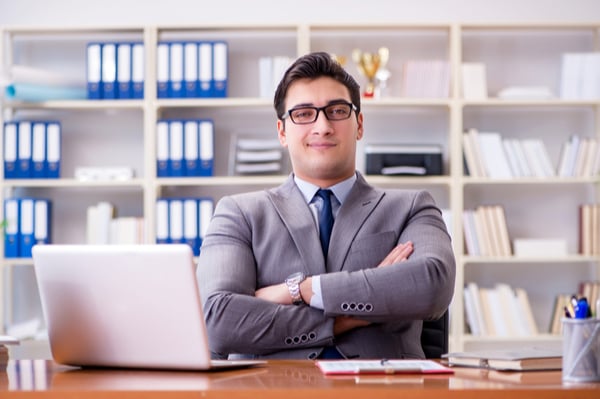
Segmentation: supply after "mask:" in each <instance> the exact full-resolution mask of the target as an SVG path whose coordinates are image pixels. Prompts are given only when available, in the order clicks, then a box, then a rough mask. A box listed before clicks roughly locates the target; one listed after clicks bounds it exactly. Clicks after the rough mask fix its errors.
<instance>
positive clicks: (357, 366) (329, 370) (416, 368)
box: [316, 359, 454, 375]
mask: <svg viewBox="0 0 600 399" xmlns="http://www.w3.org/2000/svg"><path fill="white" fill-rule="evenodd" d="M316 365H317V367H318V368H319V369H320V370H321V372H322V373H323V374H325V375H348V374H354V375H356V374H452V373H454V370H452V369H451V368H449V367H446V366H444V365H441V364H439V363H437V362H434V361H433V360H419V359H411V360H409V359H393V360H387V359H382V360H318V361H317V362H316Z"/></svg>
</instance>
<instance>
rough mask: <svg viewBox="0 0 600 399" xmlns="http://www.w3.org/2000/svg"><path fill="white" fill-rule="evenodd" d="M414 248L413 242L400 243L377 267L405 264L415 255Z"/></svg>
mask: <svg viewBox="0 0 600 399" xmlns="http://www.w3.org/2000/svg"><path fill="white" fill-rule="evenodd" d="M413 250H414V246H413V243H412V241H408V242H405V243H400V244H398V245H396V246H395V247H394V249H392V250H391V251H390V253H389V254H387V256H386V257H385V258H384V259H383V260H382V261H381V263H379V265H377V267H385V266H389V265H393V264H394V263H398V262H404V261H405V260H407V259H408V257H409V256H410V255H411V254H412V253H413Z"/></svg>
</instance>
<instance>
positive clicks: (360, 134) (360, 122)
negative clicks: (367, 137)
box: [356, 112, 364, 141]
mask: <svg viewBox="0 0 600 399" xmlns="http://www.w3.org/2000/svg"><path fill="white" fill-rule="evenodd" d="M356 121H357V122H358V125H357V127H356V140H357V141H358V140H360V139H362V137H363V133H364V127H363V113H362V112H361V113H360V114H358V118H357V120H356Z"/></svg>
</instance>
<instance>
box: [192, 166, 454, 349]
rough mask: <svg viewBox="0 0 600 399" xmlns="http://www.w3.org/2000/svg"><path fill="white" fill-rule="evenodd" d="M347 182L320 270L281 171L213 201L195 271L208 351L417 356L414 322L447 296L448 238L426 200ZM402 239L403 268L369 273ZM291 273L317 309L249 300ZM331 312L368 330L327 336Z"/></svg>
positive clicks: (313, 237)
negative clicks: (306, 278) (406, 253)
mask: <svg viewBox="0 0 600 399" xmlns="http://www.w3.org/2000/svg"><path fill="white" fill-rule="evenodd" d="M357 175H358V179H357V181H356V183H355V184H354V187H353V188H352V190H351V192H350V194H349V195H348V198H347V199H346V201H345V202H344V204H343V205H342V206H341V207H340V209H339V212H338V214H337V216H336V219H335V223H334V226H333V231H332V235H331V243H330V246H329V254H328V259H327V266H326V265H325V259H324V257H323V254H322V251H321V245H320V242H319V235H318V231H317V230H318V228H317V226H316V223H315V221H314V218H313V216H312V214H311V212H310V209H309V207H308V205H307V204H306V202H305V200H304V198H303V197H302V194H301V193H300V190H299V189H298V187H297V186H296V184H295V183H294V180H293V177H292V176H291V175H290V177H289V178H288V179H287V181H286V182H285V183H284V184H282V185H281V186H279V187H276V188H273V189H270V190H266V191H260V192H252V193H246V194H239V195H234V196H228V197H224V198H222V199H221V200H220V201H219V203H218V204H217V206H216V208H215V213H214V216H213V219H212V221H211V223H210V226H209V228H208V232H207V234H206V236H205V238H204V242H203V244H202V249H201V253H200V258H199V263H198V271H197V276H198V282H199V287H200V293H201V296H202V300H203V303H204V312H205V318H206V322H207V326H208V335H209V337H208V338H209V343H210V346H211V351H212V352H213V356H215V357H218V356H227V355H228V354H233V353H243V354H251V355H253V356H255V357H261V358H300V359H306V358H315V357H316V356H318V354H319V353H320V352H321V350H322V349H323V347H325V346H328V345H335V346H336V347H337V349H338V350H339V351H340V352H341V353H342V354H343V355H344V356H346V357H348V358H381V357H386V358H422V357H424V354H423V350H422V348H421V344H420V334H421V328H422V320H426V319H435V318H438V317H439V316H441V315H442V314H443V313H444V311H445V310H446V309H447V307H448V305H449V303H450V300H451V298H452V294H453V292H454V279H455V261H454V255H453V252H452V247H451V243H450V237H449V235H448V233H447V231H446V227H445V224H444V222H443V220H442V217H441V213H440V211H439V209H438V208H437V207H436V206H435V204H434V201H433V198H432V197H431V196H430V194H428V193H427V192H425V191H411V190H396V189H394V190H389V189H388V190H382V189H378V188H374V187H372V186H370V185H369V184H367V182H366V181H365V180H364V178H363V177H362V176H361V175H360V173H358V174H357ZM409 240H410V241H412V242H413V243H414V252H413V254H412V255H411V256H410V257H409V259H408V260H407V261H405V262H401V263H399V264H395V265H390V266H387V267H383V268H376V266H377V265H378V264H379V262H380V261H381V260H382V259H383V258H384V257H385V256H386V255H387V254H388V252H389V251H390V250H391V249H392V248H393V247H394V246H395V245H397V244H398V243H400V242H406V241H409ZM297 271H302V272H304V273H305V274H306V275H321V286H322V291H323V292H322V294H323V303H324V306H325V309H324V310H320V309H314V308H311V307H309V306H294V305H279V304H275V303H271V302H267V301H264V300H262V299H258V298H256V297H255V296H254V292H255V290H256V289H258V288H260V287H264V286H268V285H273V284H279V283H282V282H283V281H284V279H285V278H286V277H287V276H288V275H290V274H291V273H293V272H297ZM342 315H345V316H355V317H357V318H361V319H366V320H369V321H371V322H372V324H370V325H369V326H367V327H362V328H357V329H354V330H352V331H349V332H347V333H345V334H343V335H341V336H338V337H334V336H333V322H334V317H335V316H342Z"/></svg>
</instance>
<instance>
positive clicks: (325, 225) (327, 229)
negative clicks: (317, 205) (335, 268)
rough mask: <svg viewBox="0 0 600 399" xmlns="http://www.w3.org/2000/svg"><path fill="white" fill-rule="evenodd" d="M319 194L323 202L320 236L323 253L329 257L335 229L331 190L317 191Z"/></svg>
mask: <svg viewBox="0 0 600 399" xmlns="http://www.w3.org/2000/svg"><path fill="white" fill-rule="evenodd" d="M317 195H318V196H319V197H321V199H322V200H323V203H322V205H321V209H320V211H319V238H320V239H321V248H322V249H323V255H325V258H327V251H328V250H329V238H330V236H331V230H332V229H333V212H332V210H331V190H322V189H319V191H317Z"/></svg>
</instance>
